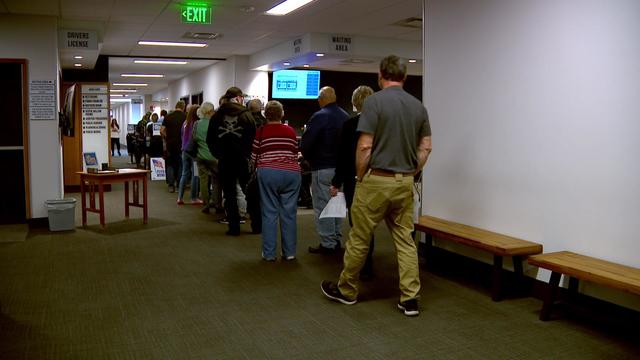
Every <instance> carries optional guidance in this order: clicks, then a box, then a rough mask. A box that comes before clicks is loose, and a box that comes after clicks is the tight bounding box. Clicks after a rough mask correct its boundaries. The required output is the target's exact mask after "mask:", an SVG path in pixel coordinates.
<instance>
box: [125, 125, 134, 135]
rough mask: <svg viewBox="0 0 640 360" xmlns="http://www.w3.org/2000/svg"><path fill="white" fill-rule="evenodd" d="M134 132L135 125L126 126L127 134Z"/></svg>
mask: <svg viewBox="0 0 640 360" xmlns="http://www.w3.org/2000/svg"><path fill="white" fill-rule="evenodd" d="M134 132H136V124H127V134H133V133H134Z"/></svg>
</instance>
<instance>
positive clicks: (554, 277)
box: [540, 271, 562, 321]
mask: <svg viewBox="0 0 640 360" xmlns="http://www.w3.org/2000/svg"><path fill="white" fill-rule="evenodd" d="M561 275H562V274H560V273H558V272H555V271H554V272H552V273H551V279H549V287H548V289H547V294H546V296H545V298H544V303H543V304H542V310H540V320H542V321H547V320H549V318H550V316H551V310H552V307H553V302H554V301H555V298H556V292H557V291H558V285H559V284H560V276H561Z"/></svg>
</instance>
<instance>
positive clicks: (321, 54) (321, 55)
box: [316, 53, 324, 57]
mask: <svg viewBox="0 0 640 360" xmlns="http://www.w3.org/2000/svg"><path fill="white" fill-rule="evenodd" d="M316 56H317V57H323V56H324V54H323V53H317V54H316Z"/></svg>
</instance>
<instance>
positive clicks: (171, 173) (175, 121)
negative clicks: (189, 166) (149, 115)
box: [160, 100, 187, 193]
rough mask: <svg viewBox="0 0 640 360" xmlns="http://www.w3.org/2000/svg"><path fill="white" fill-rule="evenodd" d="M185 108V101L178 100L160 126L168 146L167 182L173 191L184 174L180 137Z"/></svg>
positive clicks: (170, 190)
mask: <svg viewBox="0 0 640 360" xmlns="http://www.w3.org/2000/svg"><path fill="white" fill-rule="evenodd" d="M184 109H185V103H184V101H182V100H180V101H178V102H177V103H176V108H175V110H174V111H172V112H171V113H170V114H168V115H167V116H165V117H164V120H163V121H162V126H161V127H160V134H161V135H162V138H163V139H164V141H165V144H166V147H167V157H166V159H167V164H166V168H167V184H168V185H169V192H172V193H173V192H176V186H177V185H179V184H180V176H181V174H182V167H181V165H182V150H181V148H182V138H181V137H180V129H181V128H182V124H183V123H184V120H185V119H186V117H187V116H186V115H185V113H184Z"/></svg>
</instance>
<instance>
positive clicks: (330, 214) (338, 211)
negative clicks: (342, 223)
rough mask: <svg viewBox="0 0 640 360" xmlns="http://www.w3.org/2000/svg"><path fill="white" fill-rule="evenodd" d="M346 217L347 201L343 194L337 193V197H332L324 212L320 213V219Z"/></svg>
mask: <svg viewBox="0 0 640 360" xmlns="http://www.w3.org/2000/svg"><path fill="white" fill-rule="evenodd" d="M344 217H347V200H346V199H345V198H344V193H343V192H339V193H338V195H336V196H334V197H332V198H331V199H330V200H329V202H328V203H327V206H325V207H324V210H322V212H321V213H320V218H321V219H322V218H344Z"/></svg>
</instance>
